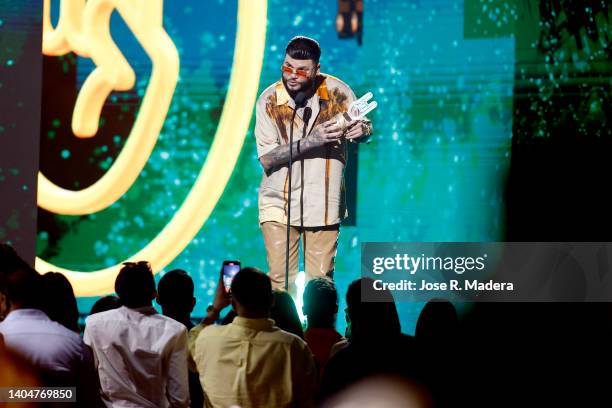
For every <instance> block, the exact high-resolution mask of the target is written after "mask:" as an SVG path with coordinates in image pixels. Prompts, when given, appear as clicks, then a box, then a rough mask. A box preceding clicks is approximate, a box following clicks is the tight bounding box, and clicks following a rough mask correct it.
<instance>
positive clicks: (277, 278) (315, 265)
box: [261, 221, 339, 293]
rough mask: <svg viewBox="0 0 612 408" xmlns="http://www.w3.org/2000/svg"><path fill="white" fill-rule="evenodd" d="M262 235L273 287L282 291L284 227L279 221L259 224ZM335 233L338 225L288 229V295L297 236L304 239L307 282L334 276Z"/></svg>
mask: <svg viewBox="0 0 612 408" xmlns="http://www.w3.org/2000/svg"><path fill="white" fill-rule="evenodd" d="M261 232H262V233H263V237H264V242H265V245H266V254H267V256H268V268H269V276H270V280H271V281H272V288H274V289H284V288H285V255H286V242H287V226H286V225H285V224H281V223H280V222H276V221H267V222H264V223H262V224H261ZM300 232H301V234H300ZM338 232H339V225H333V226H326V227H318V228H303V229H300V228H299V227H294V226H292V227H291V231H290V233H289V291H290V292H291V293H295V279H296V277H297V273H298V252H299V251H298V247H299V241H300V235H302V236H303V239H302V246H303V248H304V257H305V259H304V264H305V265H306V280H310V279H312V278H318V277H322V276H329V277H333V273H334V258H335V257H336V250H337V248H338Z"/></svg>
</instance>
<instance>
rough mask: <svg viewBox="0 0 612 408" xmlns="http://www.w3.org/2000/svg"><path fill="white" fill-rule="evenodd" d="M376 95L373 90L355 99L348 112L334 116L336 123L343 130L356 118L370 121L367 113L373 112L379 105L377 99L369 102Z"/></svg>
mask: <svg viewBox="0 0 612 408" xmlns="http://www.w3.org/2000/svg"><path fill="white" fill-rule="evenodd" d="M373 96H374V95H373V94H372V92H368V93H366V94H365V95H363V96H362V97H361V98H359V99H357V100H355V101H353V102H352V103H351V104H350V105H349V108H348V111H347V112H343V113H339V114H338V115H336V116H335V117H334V119H335V120H336V124H337V125H338V126H340V127H341V128H342V129H343V130H346V129H347V127H348V126H349V124H351V123H352V122H353V121H356V120H362V121H366V122H369V120H368V119H367V118H366V115H367V114H368V113H370V112H372V111H373V110H374V109H376V107H377V106H378V103H376V101H372V102H369V101H370V99H372V97H373Z"/></svg>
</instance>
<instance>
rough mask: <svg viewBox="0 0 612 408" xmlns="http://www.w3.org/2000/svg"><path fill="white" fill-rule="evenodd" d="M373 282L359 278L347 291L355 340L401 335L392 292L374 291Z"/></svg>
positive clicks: (349, 315) (350, 321) (348, 311)
mask: <svg viewBox="0 0 612 408" xmlns="http://www.w3.org/2000/svg"><path fill="white" fill-rule="evenodd" d="M373 283H374V280H372V279H370V278H361V279H357V280H355V281H353V282H352V283H351V284H350V285H349V287H348V290H347V292H346V305H347V317H348V320H349V323H350V326H351V340H352V341H361V340H373V339H379V340H380V339H383V338H392V337H395V336H399V335H400V334H401V326H400V321H399V315H398V314H397V308H396V307H395V301H394V299H393V295H392V294H391V292H390V291H388V290H382V291H379V290H375V289H374V286H373ZM365 300H368V301H365Z"/></svg>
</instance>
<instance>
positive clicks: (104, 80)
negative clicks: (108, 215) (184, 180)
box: [38, 0, 179, 215]
mask: <svg viewBox="0 0 612 408" xmlns="http://www.w3.org/2000/svg"><path fill="white" fill-rule="evenodd" d="M162 8H163V1H162V0H89V1H87V2H86V4H85V1H83V0H70V1H68V0H64V1H62V3H61V5H60V18H59V22H58V24H57V27H56V28H55V29H53V28H52V27H51V18H50V11H49V0H46V1H45V10H44V13H43V15H44V19H43V52H44V53H45V54H48V55H62V54H65V53H66V52H69V51H75V52H76V53H77V54H79V55H82V56H88V57H90V58H91V59H92V60H93V61H94V63H95V64H96V68H95V69H94V70H93V72H92V73H91V74H90V75H89V76H88V77H87V79H86V80H85V83H84V84H83V86H82V88H81V90H80V92H79V94H78V96H77V101H76V104H75V106H74V112H73V115H72V131H73V132H74V134H75V135H76V136H77V137H92V136H95V134H96V132H97V131H98V123H99V121H100V113H101V111H102V107H103V106H104V102H105V101H106V99H107V98H108V97H109V95H110V94H111V92H112V91H127V90H129V89H131V88H132V87H133V86H134V82H135V80H136V76H135V74H134V70H133V69H132V67H131V66H130V64H129V63H128V62H127V60H126V59H125V57H124V56H123V54H122V53H121V51H120V50H119V48H118V47H117V45H116V44H115V42H114V41H113V39H112V37H111V34H110V18H111V14H112V12H113V10H115V9H116V10H117V11H118V12H119V14H120V15H121V17H122V18H123V19H124V21H125V22H126V24H127V25H128V27H129V28H130V30H131V31H132V32H133V33H134V36H135V37H136V39H137V40H138V41H139V43H140V44H141V45H142V47H143V48H144V50H145V52H146V53H147V55H148V56H149V57H150V58H151V62H152V67H153V68H152V72H151V78H150V80H149V84H148V86H147V90H146V93H145V95H144V98H143V100H142V105H141V107H140V111H139V112H138V117H137V118H136V122H135V123H134V126H133V128H132V130H131V131H130V135H129V137H128V139H127V142H126V143H125V146H124V147H123V149H122V150H121V153H120V154H119V155H118V156H117V159H116V161H115V163H114V164H113V165H112V167H111V168H110V169H109V170H108V171H107V172H106V174H104V176H103V177H101V178H100V180H98V181H96V182H95V183H94V184H93V185H91V186H89V187H87V188H85V189H82V190H79V191H73V190H67V189H64V188H61V187H59V186H57V185H56V184H54V183H53V182H51V181H50V180H49V179H47V178H46V177H45V176H44V175H43V174H42V173H39V176H38V205H39V206H40V207H42V208H44V209H46V210H48V211H51V212H54V213H58V214H70V215H81V214H90V213H93V212H96V211H100V210H103V209H104V208H106V207H108V206H109V205H111V204H113V203H114V202H115V201H117V200H118V199H119V198H120V197H121V196H122V195H123V194H124V193H125V192H126V191H127V190H128V189H129V188H130V186H131V185H132V184H133V183H134V181H135V180H136V178H137V177H138V175H139V174H140V172H141V171H142V168H143V167H144V165H145V164H146V162H147V160H148V158H149V156H150V154H151V151H152V150H153V148H154V147H155V143H156V142H157V138H158V136H159V132H160V130H161V128H162V126H163V124H164V120H165V118H166V114H167V113H168V108H169V106H170V102H171V101H172V94H173V93H174V89H175V87H176V82H177V80H178V74H179V56H178V51H177V50H176V47H175V46H174V43H173V42H172V40H171V39H170V37H168V35H167V34H166V32H165V30H164V28H163V27H162V16H163V12H162Z"/></svg>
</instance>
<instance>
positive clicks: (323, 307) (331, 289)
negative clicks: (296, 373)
mask: <svg viewBox="0 0 612 408" xmlns="http://www.w3.org/2000/svg"><path fill="white" fill-rule="evenodd" d="M302 310H303V312H304V315H306V318H307V321H308V326H307V329H306V332H304V338H305V340H306V343H308V346H309V347H310V349H311V350H312V353H313V354H314V357H315V360H316V362H317V365H318V366H319V370H320V372H321V371H322V370H323V367H324V366H325V364H326V363H327V360H328V359H329V355H330V351H331V348H332V346H333V345H334V344H336V343H337V342H339V341H341V340H342V339H343V337H342V335H341V334H340V333H338V332H337V331H336V329H335V326H336V315H337V314H338V292H337V291H336V286H335V285H334V282H333V281H332V280H331V279H329V278H316V279H312V280H311V281H310V282H308V284H307V285H306V288H305V289H304V306H303V307H302Z"/></svg>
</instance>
